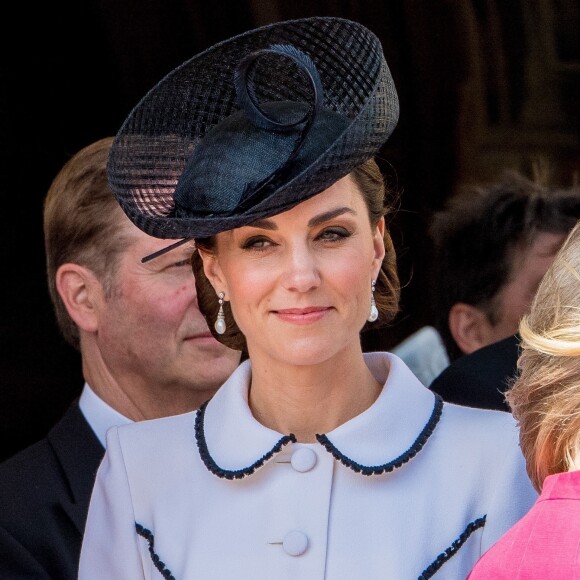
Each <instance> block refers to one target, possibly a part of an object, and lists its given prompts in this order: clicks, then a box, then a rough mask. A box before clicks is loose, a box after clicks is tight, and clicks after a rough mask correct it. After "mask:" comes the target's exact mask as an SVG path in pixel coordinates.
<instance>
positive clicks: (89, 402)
mask: <svg viewBox="0 0 580 580" xmlns="http://www.w3.org/2000/svg"><path fill="white" fill-rule="evenodd" d="M79 407H80V409H81V413H82V414H83V416H84V418H85V419H86V420H87V422H88V424H89V425H90V426H91V429H92V430H93V431H94V433H95V435H96V436H97V438H98V440H99V441H100V442H101V445H102V446H103V447H106V440H107V431H108V430H109V429H110V428H111V427H117V426H118V425H127V424H129V423H133V421H132V420H131V419H128V418H127V417H125V416H124V415H121V413H119V412H118V411H115V409H113V407H111V406H110V405H108V404H107V403H105V401H103V399H101V397H99V396H98V395H97V394H96V393H95V391H93V389H91V387H90V386H89V385H88V383H85V384H84V386H83V390H82V393H81V397H80V399H79Z"/></svg>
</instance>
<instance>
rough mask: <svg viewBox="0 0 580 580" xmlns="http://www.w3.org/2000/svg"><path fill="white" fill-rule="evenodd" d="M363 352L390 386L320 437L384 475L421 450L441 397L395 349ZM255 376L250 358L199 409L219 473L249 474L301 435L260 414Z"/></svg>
mask: <svg viewBox="0 0 580 580" xmlns="http://www.w3.org/2000/svg"><path fill="white" fill-rule="evenodd" d="M364 357H365V362H366V364H367V366H368V367H369V369H370V370H371V372H372V373H373V375H374V377H375V378H376V379H377V381H379V382H380V383H382V384H383V385H384V387H383V389H382V391H381V393H380V394H379V397H378V398H377V400H376V401H375V402H374V403H373V404H372V405H371V406H370V407H369V408H368V409H367V410H366V411H364V412H363V413H361V414H360V415H357V416H356V417H354V418H352V419H351V420H350V421H347V422H346V423H344V424H343V425H340V426H339V427H337V428H336V429H334V430H333V431H331V432H329V433H326V434H321V435H318V436H317V439H318V443H319V444H320V445H322V446H323V447H324V448H325V449H326V451H328V452H329V453H332V455H333V456H334V457H335V458H336V459H337V460H339V461H341V462H342V463H343V464H344V465H346V466H347V467H349V468H350V469H353V470H354V471H356V472H359V473H361V474H363V475H378V474H381V473H386V472H389V471H392V470H394V469H396V468H398V467H400V466H401V465H403V464H404V463H406V462H407V461H409V460H410V459H411V458H412V457H413V456H414V455H416V454H417V453H418V452H420V451H421V449H422V448H423V446H424V445H425V444H426V443H427V441H428V439H429V437H430V435H431V434H432V433H433V430H434V429H435V427H436V425H437V423H438V421H439V419H440V416H441V411H442V407H443V402H442V400H441V398H440V397H439V396H438V395H435V393H433V392H432V391H430V390H429V389H427V388H426V387H425V386H424V385H423V384H422V383H421V382H420V381H419V380H418V379H417V378H416V377H415V375H414V374H413V373H412V372H411V371H410V370H409V368H408V367H407V366H406V365H405V363H404V362H403V361H402V360H401V359H400V358H399V357H397V356H396V355H394V354H392V353H384V352H383V353H366V354H365V355H364ZM250 379H251V363H250V361H245V362H244V363H242V364H241V365H240V366H239V367H238V368H237V369H236V371H235V372H234V373H233V374H232V375H231V377H230V378H229V379H228V381H227V382H226V383H224V385H223V386H222V387H221V388H220V389H219V390H218V392H217V393H216V394H215V395H214V396H213V398H212V399H211V400H210V401H209V402H208V403H205V404H204V405H202V407H201V408H200V409H199V411H198V412H197V415H196V421H195V437H196V441H197V446H198V449H199V453H200V456H201V458H202V460H203V462H204V464H205V465H206V467H207V468H208V470H209V471H211V472H212V473H214V474H215V475H217V476H218V477H224V478H228V479H240V478H242V477H245V476H247V475H251V474H252V473H253V472H254V471H256V469H259V468H260V467H261V466H262V465H264V464H265V463H266V462H267V461H269V460H270V459H271V458H272V457H273V456H274V455H276V453H278V452H279V451H280V450H281V449H282V448H283V447H284V446H285V445H287V444H289V443H293V442H295V441H296V438H295V437H294V435H292V434H287V435H284V434H282V433H278V432H277V431H274V430H272V429H269V428H267V427H265V426H264V425H262V424H261V423H259V422H258V421H256V419H254V417H253V415H252V413H251V411H250V408H249V405H248V386H249V384H250Z"/></svg>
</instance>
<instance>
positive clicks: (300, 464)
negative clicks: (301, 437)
mask: <svg viewBox="0 0 580 580" xmlns="http://www.w3.org/2000/svg"><path fill="white" fill-rule="evenodd" d="M317 460H318V458H317V456H316V453H315V452H314V451H313V450H312V449H308V447H301V448H300V449H297V450H296V451H294V453H293V454H292V458H291V459H290V463H291V464H292V467H293V468H294V469H295V470H296V471H299V472H300V473H304V472H306V471H310V470H311V469H312V468H313V467H314V466H315V465H316V461H317Z"/></svg>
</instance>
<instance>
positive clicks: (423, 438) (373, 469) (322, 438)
mask: <svg viewBox="0 0 580 580" xmlns="http://www.w3.org/2000/svg"><path fill="white" fill-rule="evenodd" d="M442 410H443V399H442V398H441V397H440V396H439V395H435V405H434V406H433V412H432V413H431V417H430V418H429V421H428V422H427V424H426V425H425V427H423V429H422V431H421V433H419V436H418V437H417V439H415V441H414V443H413V445H411V447H409V449H407V451H405V452H404V453H402V454H401V455H399V457H397V458H395V459H393V460H392V461H388V462H387V463H383V464H382V465H361V464H360V463H357V462H356V461H353V460H352V459H350V458H349V457H347V456H346V455H343V454H342V453H341V452H340V451H339V450H338V449H337V448H336V447H335V446H334V445H333V444H332V443H331V442H330V440H329V439H328V437H327V436H326V435H316V439H317V440H318V442H319V443H320V444H321V445H322V446H324V448H325V449H326V450H327V451H328V452H329V453H331V454H332V455H333V457H334V458H335V459H337V460H338V461H340V462H341V463H342V464H343V465H346V466H347V467H349V468H350V469H352V470H353V471H355V472H356V473H362V474H363V475H381V474H383V473H389V472H391V471H393V470H395V469H397V468H399V467H401V466H402V465H404V464H405V463H407V461H409V460H410V459H412V458H413V457H414V456H415V455H417V453H419V451H421V449H422V448H423V446H424V445H425V443H426V442H427V440H428V439H429V437H430V436H431V434H432V433H433V431H434V429H435V427H436V426H437V423H439V419H440V418H441V411H442Z"/></svg>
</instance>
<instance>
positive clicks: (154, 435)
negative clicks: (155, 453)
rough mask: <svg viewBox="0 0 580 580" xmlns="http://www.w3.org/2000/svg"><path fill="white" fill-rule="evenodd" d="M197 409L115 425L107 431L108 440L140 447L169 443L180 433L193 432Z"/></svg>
mask: <svg viewBox="0 0 580 580" xmlns="http://www.w3.org/2000/svg"><path fill="white" fill-rule="evenodd" d="M196 414H197V410H194V411H189V412H187V413H181V414H179V415H171V416H169V417H161V418H158V419H146V420H144V421H137V422H135V423H130V424H128V425H120V426H118V427H113V428H112V429H109V431H108V432H107V447H108V446H109V443H108V441H109V440H110V439H111V438H113V437H114V438H115V439H116V440H118V441H119V444H120V445H121V446H122V447H125V446H128V445H137V446H139V447H141V446H145V445H149V446H155V445H162V446H163V445H167V444H168V442H169V441H171V442H175V441H176V440H178V439H179V437H180V434H187V433H189V434H190V435H192V434H193V429H194V425H195V417H196Z"/></svg>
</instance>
